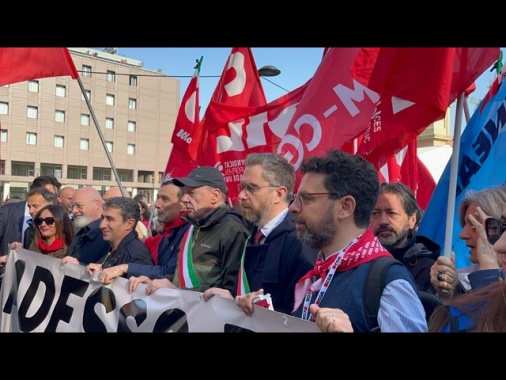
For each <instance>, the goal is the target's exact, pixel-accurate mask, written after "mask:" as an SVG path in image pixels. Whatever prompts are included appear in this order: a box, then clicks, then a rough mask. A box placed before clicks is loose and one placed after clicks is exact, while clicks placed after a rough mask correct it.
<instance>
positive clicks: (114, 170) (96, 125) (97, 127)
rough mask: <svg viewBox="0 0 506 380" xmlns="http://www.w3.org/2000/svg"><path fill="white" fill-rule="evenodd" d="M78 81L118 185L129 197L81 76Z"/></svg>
mask: <svg viewBox="0 0 506 380" xmlns="http://www.w3.org/2000/svg"><path fill="white" fill-rule="evenodd" d="M77 83H79V87H80V88H81V92H82V93H83V97H84V100H85V101H86V105H87V106H88V109H89V110H90V115H91V117H92V119H93V122H94V123H95V128H96V129H97V132H98V135H99V136H100V140H101V141H102V145H103V146H104V151H105V154H106V155H107V159H108V160H109V163H110V164H111V169H112V172H113V173H114V176H115V177H116V182H118V187H119V188H120V190H121V194H122V195H123V196H124V197H128V194H127V192H126V191H125V189H124V188H123V186H122V185H121V180H120V179H119V176H118V172H117V170H116V166H115V165H114V161H113V160H112V156H111V153H110V152H109V149H107V144H106V142H105V137H104V134H103V133H102V130H101V129H100V126H99V125H98V121H97V117H96V116H95V111H93V108H92V107H91V103H90V100H89V99H88V95H86V89H85V88H84V85H83V82H82V81H81V78H80V77H77Z"/></svg>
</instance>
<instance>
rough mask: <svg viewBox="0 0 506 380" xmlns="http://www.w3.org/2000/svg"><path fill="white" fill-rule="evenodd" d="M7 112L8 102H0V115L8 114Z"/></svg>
mask: <svg viewBox="0 0 506 380" xmlns="http://www.w3.org/2000/svg"><path fill="white" fill-rule="evenodd" d="M8 114H9V103H7V102H0V115H8Z"/></svg>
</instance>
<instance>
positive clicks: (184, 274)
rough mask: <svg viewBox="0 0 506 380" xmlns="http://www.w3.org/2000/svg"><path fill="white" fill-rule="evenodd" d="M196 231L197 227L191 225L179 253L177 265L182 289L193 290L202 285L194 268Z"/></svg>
mask: <svg viewBox="0 0 506 380" xmlns="http://www.w3.org/2000/svg"><path fill="white" fill-rule="evenodd" d="M194 229H195V227H194V226H193V225H191V226H190V228H188V229H187V230H186V233H185V234H184V236H183V240H182V241H181V248H182V249H181V250H180V252H179V258H178V264H177V267H178V275H179V287H180V288H187V289H191V288H195V287H197V286H200V285H201V283H200V281H199V278H198V277H197V273H195V268H194V267H193V254H192V252H193V230H194Z"/></svg>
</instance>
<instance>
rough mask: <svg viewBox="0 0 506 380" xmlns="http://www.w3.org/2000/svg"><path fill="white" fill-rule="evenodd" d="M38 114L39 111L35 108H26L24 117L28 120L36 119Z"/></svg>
mask: <svg viewBox="0 0 506 380" xmlns="http://www.w3.org/2000/svg"><path fill="white" fill-rule="evenodd" d="M38 114H39V110H38V108H37V107H33V106H28V107H27V108H26V117H28V118H30V119H37V117H38Z"/></svg>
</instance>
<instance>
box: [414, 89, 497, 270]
mask: <svg viewBox="0 0 506 380" xmlns="http://www.w3.org/2000/svg"><path fill="white" fill-rule="evenodd" d="M495 91H497V86H492V87H491V89H490V91H489V93H488V94H487V96H485V100H483V101H482V104H480V107H478V108H477V110H476V111H475V113H474V114H473V116H472V117H471V119H470V120H469V123H468V124H467V126H466V128H465V129H464V132H463V133H462V135H461V139H460V152H459V160H458V162H459V164H458V170H457V189H456V197H455V215H454V218H453V236H452V240H451V241H452V249H451V250H452V251H453V252H455V263H456V266H457V268H462V267H466V266H468V265H470V264H471V262H470V260H469V259H470V254H469V248H468V247H466V243H465V240H462V239H459V237H458V236H459V234H460V232H461V230H462V227H461V225H460V222H459V217H458V210H459V205H460V202H461V200H462V198H463V197H464V195H465V193H466V191H467V190H469V189H473V190H476V191H478V190H482V189H485V188H489V187H494V186H499V185H501V184H504V183H505V181H506V133H505V132H506V130H505V124H506V84H502V85H500V86H499V89H498V91H497V93H496V94H495V95H494V94H493V92H495ZM450 167H451V160H450V161H449V162H448V164H447V165H446V168H445V170H444V171H443V174H442V176H441V178H440V180H439V182H438V183H437V185H436V189H435V190H434V193H433V194H432V197H431V200H430V202H429V205H428V206H427V209H426V212H425V214H424V216H423V218H422V221H421V224H420V227H419V229H418V235H423V236H426V237H428V238H430V239H431V240H433V241H434V242H436V243H437V244H439V245H440V246H441V252H444V242H445V232H446V214H447V212H448V191H449V183H450Z"/></svg>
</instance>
